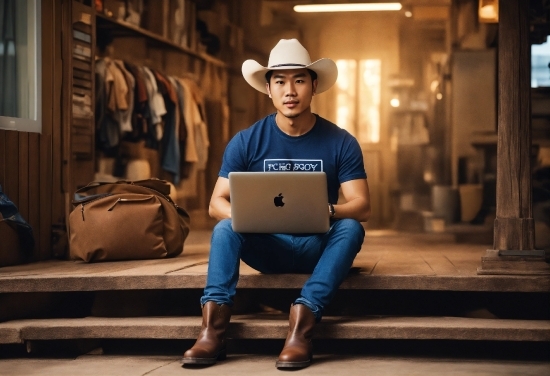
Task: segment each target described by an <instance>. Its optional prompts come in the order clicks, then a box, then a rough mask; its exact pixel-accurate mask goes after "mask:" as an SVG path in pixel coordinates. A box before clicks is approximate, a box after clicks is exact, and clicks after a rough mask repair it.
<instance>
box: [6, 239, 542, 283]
mask: <svg viewBox="0 0 550 376" xmlns="http://www.w3.org/2000/svg"><path fill="white" fill-rule="evenodd" d="M209 241H210V232H209V231H192V232H191V233H190V236H189V238H188V240H187V241H186V244H185V250H184V252H183V253H182V254H181V255H180V256H178V257H176V258H172V259H163V260H144V261H117V262H102V263H91V264H86V263H83V262H75V261H65V260H63V261H62V260H49V261H45V262H38V263H32V264H27V265H18V266H12V267H4V268H0V293H2V292H46V291H98V290H132V289H181V288H203V287H204V284H205V280H206V270H207V265H208V251H209ZM489 247H490V245H487V244H457V243H455V242H454V238H452V236H450V235H448V234H410V233H397V232H394V231H382V230H380V231H368V232H367V236H366V238H365V243H364V245H363V248H362V250H361V252H360V253H359V254H358V255H357V258H356V259H355V262H354V264H353V268H352V270H351V271H350V275H349V277H348V278H347V279H346V280H345V281H344V283H343V284H342V286H341V288H342V289H406V290H448V291H507V292H509V291H518V292H549V291H550V276H548V275H546V276H528V275H516V276H492V275H477V273H476V272H477V268H478V267H479V265H480V260H481V256H482V254H483V252H484V251H485V250H486V249H487V248H489ZM240 272H241V278H240V280H239V285H238V287H239V288H301V287H302V285H303V283H304V282H305V281H306V279H307V278H308V275H304V274H287V275H263V274H260V273H258V272H257V271H255V270H253V269H251V268H250V267H248V266H247V265H245V264H244V263H242V264H241V270H240Z"/></svg>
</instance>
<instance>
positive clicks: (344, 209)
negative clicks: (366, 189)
mask: <svg viewBox="0 0 550 376" xmlns="http://www.w3.org/2000/svg"><path fill="white" fill-rule="evenodd" d="M334 212H335V213H334V217H333V218H337V219H338V218H351V219H355V220H357V221H359V222H367V221H368V220H369V218H370V212H371V209H370V203H369V202H368V201H367V200H365V199H363V198H355V199H353V200H351V201H348V202H346V203H344V204H340V205H334Z"/></svg>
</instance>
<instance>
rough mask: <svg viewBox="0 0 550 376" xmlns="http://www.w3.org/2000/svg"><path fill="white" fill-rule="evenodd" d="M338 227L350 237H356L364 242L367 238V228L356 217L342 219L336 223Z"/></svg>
mask: <svg viewBox="0 0 550 376" xmlns="http://www.w3.org/2000/svg"><path fill="white" fill-rule="evenodd" d="M335 225H336V226H337V227H338V231H339V232H342V233H344V234H346V236H348V237H349V238H350V239H355V240H359V241H361V242H363V239H364V238H365V228H364V227H363V225H362V224H361V222H359V221H356V220H355V219H349V218H345V219H340V220H339V221H337V222H336V223H335Z"/></svg>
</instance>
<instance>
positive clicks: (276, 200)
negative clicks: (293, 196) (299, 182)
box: [273, 193, 285, 207]
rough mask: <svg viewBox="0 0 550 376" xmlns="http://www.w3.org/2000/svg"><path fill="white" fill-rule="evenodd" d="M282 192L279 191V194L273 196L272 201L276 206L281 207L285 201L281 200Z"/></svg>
mask: <svg viewBox="0 0 550 376" xmlns="http://www.w3.org/2000/svg"><path fill="white" fill-rule="evenodd" d="M283 198H284V196H283V194H282V193H279V196H275V198H274V199H273V203H274V204H275V206H277V207H283V206H285V203H284V202H283Z"/></svg>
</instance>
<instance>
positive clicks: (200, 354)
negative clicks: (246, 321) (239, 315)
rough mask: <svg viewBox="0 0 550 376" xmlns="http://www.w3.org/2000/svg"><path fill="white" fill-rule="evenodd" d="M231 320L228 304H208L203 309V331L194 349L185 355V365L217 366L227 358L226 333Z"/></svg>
mask: <svg viewBox="0 0 550 376" xmlns="http://www.w3.org/2000/svg"><path fill="white" fill-rule="evenodd" d="M230 318H231V308H230V307H229V306H228V305H227V304H223V305H218V304H217V303H216V302H207V303H206V304H205V305H204V306H203V307H202V329H201V332H200V333H199V337H198V338H197V341H196V342H195V344H194V345H193V347H192V348H190V349H189V350H187V351H186V352H185V354H183V364H184V365H185V364H205V365H208V364H215V363H216V361H217V360H223V359H225V357H226V352H225V331H226V329H227V326H228V325H229V319H230Z"/></svg>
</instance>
